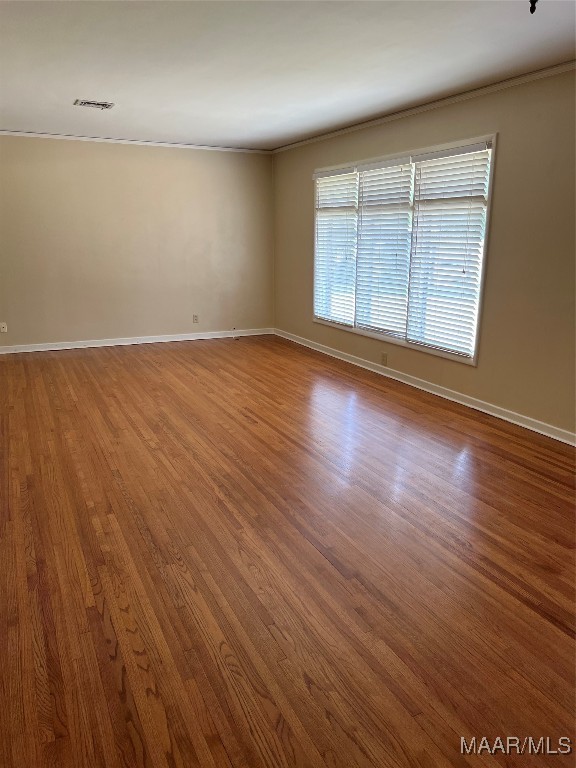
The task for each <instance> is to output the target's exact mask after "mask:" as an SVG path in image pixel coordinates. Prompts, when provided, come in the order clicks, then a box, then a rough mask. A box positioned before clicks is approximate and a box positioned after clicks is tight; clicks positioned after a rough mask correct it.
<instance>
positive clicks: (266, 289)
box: [0, 136, 273, 346]
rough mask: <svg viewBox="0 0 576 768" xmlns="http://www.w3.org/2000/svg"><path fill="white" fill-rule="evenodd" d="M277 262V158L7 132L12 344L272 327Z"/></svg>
mask: <svg viewBox="0 0 576 768" xmlns="http://www.w3.org/2000/svg"><path fill="white" fill-rule="evenodd" d="M272 257H273V209H272V158H271V157H269V156H265V155H258V154H246V153H236V152H212V151H202V150H187V149H174V148H160V147H144V146H130V145H123V144H106V143H95V142H82V141H59V140H50V139H35V138H21V137H11V136H3V137H0V321H2V322H7V323H8V331H9V332H8V333H7V334H2V335H1V336H0V345H4V346H5V345H16V344H37V343H42V342H55V341H75V340H85V339H102V338H118V337H132V336H156V335H164V334H177V333H195V332H200V331H214V330H228V329H232V328H233V327H236V328H243V329H247V328H262V327H270V326H272V324H273V315H272V266H273V265H272ZM193 314H198V315H199V320H200V322H199V323H198V324H197V325H196V324H193V323H192V315H193Z"/></svg>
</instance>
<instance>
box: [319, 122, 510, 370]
mask: <svg viewBox="0 0 576 768" xmlns="http://www.w3.org/2000/svg"><path fill="white" fill-rule="evenodd" d="M497 137H498V134H497V133H491V134H486V135H483V136H477V137H474V138H469V139H461V140H459V141H451V142H448V143H446V144H435V145H433V146H427V147H419V148H418V149H413V150H408V151H404V152H397V153H394V154H389V155H381V156H379V157H375V158H368V159H365V160H356V161H354V162H350V163H345V164H340V165H333V166H327V167H323V168H316V169H315V171H314V175H313V179H314V181H313V186H314V251H313V260H312V270H313V284H312V322H313V323H317V324H318V325H326V326H328V327H329V328H337V329H339V330H342V331H346V332H347V333H354V334H356V335H357V336H367V337H368V338H370V339H377V340H378V341H381V342H384V343H386V344H388V343H389V344H395V345H397V346H400V347H405V348H407V349H413V350H416V351H418V352H425V353H427V354H430V355H435V356H436V357H442V358H444V359H447V360H454V361H456V362H459V363H463V364H464V365H471V366H473V367H476V366H477V365H478V357H479V348H480V335H481V334H480V326H481V324H482V313H483V306H484V286H485V283H486V270H487V266H488V241H489V239H490V219H491V209H492V191H493V185H494V168H495V165H496V147H497ZM482 142H491V143H492V154H491V158H490V174H489V181H488V196H487V198H486V226H485V229H484V247H483V250H482V274H481V276H480V288H479V293H478V320H477V323H476V332H475V336H474V355H473V357H466V356H465V355H460V354H458V353H456V352H449V351H447V350H443V349H437V348H436V347H431V346H427V345H426V344H422V343H419V342H414V341H408V340H407V339H402V338H399V337H398V336H395V335H394V334H391V333H387V332H386V331H371V330H365V329H363V328H356V327H354V326H349V325H346V324H344V323H339V322H337V321H335V320H325V319H323V318H320V317H316V315H315V314H314V295H315V287H316V269H315V260H316V177H317V176H318V175H323V176H329V175H330V173H331V172H334V174H336V173H338V172H340V173H342V172H343V171H345V170H346V169H348V170H350V171H352V170H353V169H355V168H356V166H360V165H362V166H365V165H367V164H370V165H374V167H378V163H382V164H383V165H384V164H390V163H391V161H394V160H395V159H398V160H400V159H404V158H406V157H407V156H408V155H422V154H426V153H428V152H441V151H444V150H450V149H459V148H460V147H465V146H468V145H473V144H480V143H482Z"/></svg>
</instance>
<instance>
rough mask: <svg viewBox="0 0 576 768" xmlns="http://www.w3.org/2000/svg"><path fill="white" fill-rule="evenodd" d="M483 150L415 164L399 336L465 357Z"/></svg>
mask: <svg viewBox="0 0 576 768" xmlns="http://www.w3.org/2000/svg"><path fill="white" fill-rule="evenodd" d="M490 154H491V150H490V149H485V150H483V151H477V152H471V153H467V154H459V155H455V156H444V157H440V158H436V159H430V160H423V161H421V162H416V163H415V190H414V225H413V235H412V251H411V257H410V290H409V299H408V329H407V340H408V341H411V342H415V343H418V344H424V345H427V346H431V347H435V348H438V349H442V350H446V351H449V352H454V353H456V354H460V355H464V356H466V357H473V355H474V348H475V342H476V325H477V320H478V307H479V299H480V283H481V277H482V258H483V252H484V233H485V228H486V208H487V199H488V183H489V177H490Z"/></svg>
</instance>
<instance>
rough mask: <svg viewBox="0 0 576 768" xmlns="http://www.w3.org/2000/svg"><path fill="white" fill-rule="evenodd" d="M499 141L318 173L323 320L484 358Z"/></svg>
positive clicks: (317, 279) (318, 280)
mask: <svg viewBox="0 0 576 768" xmlns="http://www.w3.org/2000/svg"><path fill="white" fill-rule="evenodd" d="M491 155H492V142H491V141H483V142H480V143H475V144H470V145H467V146H460V147H452V148H451V149H443V150H441V151H438V152H428V153H420V154H415V155H411V156H406V157H401V158H395V159H393V160H388V161H380V162H374V163H370V164H362V165H355V166H352V167H348V168H343V169H341V170H336V171H324V172H319V173H316V174H315V179H316V243H315V257H314V316H315V318H316V319H317V320H320V321H324V322H329V323H337V324H338V325H340V326H342V327H345V328H349V329H351V330H353V329H354V330H356V331H357V332H360V333H367V334H369V335H372V334H377V335H379V336H380V335H382V336H383V337H385V338H388V339H389V340H391V341H395V342H397V343H402V344H406V345H409V346H413V345H416V346H418V347H419V348H421V349H428V350H429V351H436V352H440V353H443V354H448V355H450V356H456V357H458V358H460V359H462V360H468V361H473V359H474V356H475V352H476V337H477V325H478V312H479V306H480V289H481V282H482V268H483V260H484V239H485V233H486V215H487V209H488V192H489V183H490V163H491Z"/></svg>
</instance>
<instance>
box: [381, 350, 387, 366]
mask: <svg viewBox="0 0 576 768" xmlns="http://www.w3.org/2000/svg"><path fill="white" fill-rule="evenodd" d="M380 362H381V363H382V365H388V352H382V359H381V361H380Z"/></svg>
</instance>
